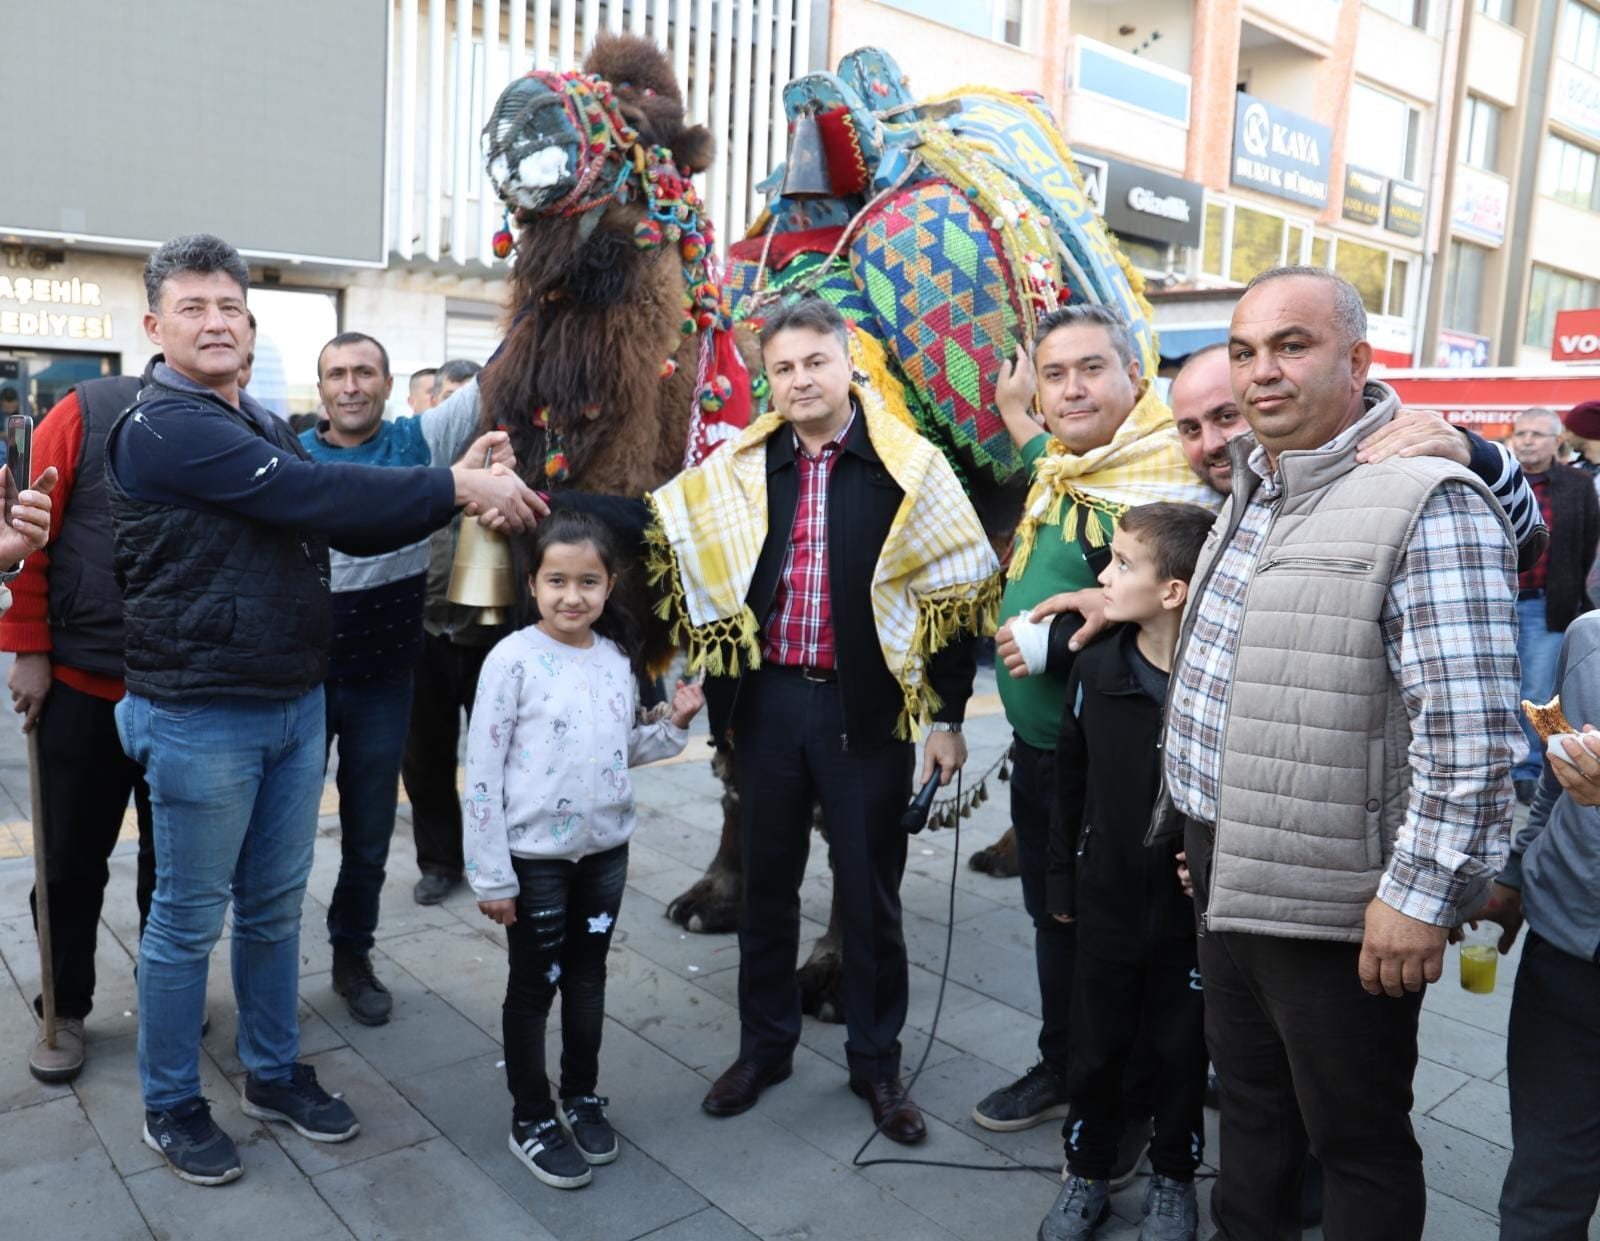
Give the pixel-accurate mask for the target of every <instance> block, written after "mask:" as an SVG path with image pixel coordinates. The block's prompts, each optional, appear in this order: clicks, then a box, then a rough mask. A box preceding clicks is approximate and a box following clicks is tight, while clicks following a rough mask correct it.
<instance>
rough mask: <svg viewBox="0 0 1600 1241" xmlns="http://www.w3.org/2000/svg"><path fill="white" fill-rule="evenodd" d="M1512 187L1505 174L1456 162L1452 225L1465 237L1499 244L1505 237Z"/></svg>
mask: <svg viewBox="0 0 1600 1241" xmlns="http://www.w3.org/2000/svg"><path fill="white" fill-rule="evenodd" d="M1510 199H1511V186H1510V184H1509V183H1508V182H1507V181H1506V179H1505V178H1504V177H1497V176H1495V174H1494V173H1492V172H1484V171H1483V170H1482V169H1481V168H1472V167H1469V166H1468V165H1466V164H1457V165H1456V205H1455V210H1454V211H1452V212H1451V213H1450V227H1451V228H1452V229H1454V230H1455V231H1456V232H1457V233H1459V234H1461V236H1463V237H1470V238H1472V239H1473V240H1474V241H1486V242H1488V243H1489V244H1490V245H1494V246H1498V245H1499V244H1500V243H1501V242H1503V241H1504V240H1505V239H1506V207H1507V204H1508V203H1509V202H1510Z"/></svg>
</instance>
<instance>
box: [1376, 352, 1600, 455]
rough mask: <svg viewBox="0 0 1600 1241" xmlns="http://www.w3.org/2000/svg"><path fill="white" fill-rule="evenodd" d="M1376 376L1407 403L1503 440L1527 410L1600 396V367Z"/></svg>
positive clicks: (1434, 370)
mask: <svg viewBox="0 0 1600 1241" xmlns="http://www.w3.org/2000/svg"><path fill="white" fill-rule="evenodd" d="M1372 377H1373V378H1374V379H1378V380H1382V381H1383V382H1384V383H1386V384H1389V385H1391V386H1392V387H1393V388H1394V390H1395V391H1396V392H1398V393H1399V394H1400V399H1401V400H1402V401H1403V402H1405V404H1407V405H1411V406H1415V407H1416V408H1418V409H1436V410H1438V411H1439V412H1440V413H1442V414H1443V415H1444V416H1445V417H1446V418H1448V419H1450V421H1451V422H1454V423H1456V424H1457V425H1458V426H1464V427H1471V428H1472V429H1473V430H1474V431H1476V432H1477V433H1478V434H1479V435H1482V436H1483V437H1484V438H1485V439H1503V438H1505V437H1506V436H1508V435H1510V434H1511V429H1512V424H1513V423H1515V422H1516V420H1517V415H1518V414H1520V413H1522V412H1523V411H1524V410H1527V409H1532V408H1534V407H1535V406H1538V405H1543V406H1545V407H1547V408H1549V409H1553V410H1555V411H1556V412H1557V413H1558V414H1565V413H1566V412H1567V411H1568V410H1569V409H1571V408H1572V407H1573V406H1574V405H1576V404H1578V403H1579V402H1580V401H1592V400H1596V399H1600V366H1566V365H1561V364H1559V363H1558V364H1554V365H1552V366H1550V367H1549V368H1547V369H1543V368H1542V369H1539V370H1534V369H1532V368H1526V367H1482V368H1478V369H1462V370H1449V369H1444V368H1439V367H1422V368H1417V369H1414V370H1385V369H1382V368H1377V367H1375V368H1374V369H1373V372H1372Z"/></svg>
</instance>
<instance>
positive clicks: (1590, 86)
mask: <svg viewBox="0 0 1600 1241" xmlns="http://www.w3.org/2000/svg"><path fill="white" fill-rule="evenodd" d="M1550 119H1551V120H1553V121H1559V122H1560V123H1561V124H1563V125H1566V126H1569V127H1570V128H1572V129H1576V130H1577V131H1578V132H1579V133H1581V134H1587V135H1588V136H1589V137H1591V138H1600V77H1596V76H1595V75H1594V74H1592V73H1588V72H1586V71H1585V70H1583V69H1580V68H1578V66H1577V65H1575V64H1573V63H1572V62H1571V61H1570V60H1563V59H1561V58H1560V57H1559V56H1558V57H1557V58H1556V67H1555V72H1554V73H1553V74H1551V77H1550Z"/></svg>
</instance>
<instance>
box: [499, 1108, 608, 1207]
mask: <svg viewBox="0 0 1600 1241" xmlns="http://www.w3.org/2000/svg"><path fill="white" fill-rule="evenodd" d="M507 1142H508V1145H510V1147H511V1153H512V1154H513V1155H515V1156H516V1157H517V1158H518V1159H520V1160H522V1162H523V1163H525V1164H527V1165H528V1171H529V1172H532V1173H533V1174H534V1175H535V1176H536V1177H538V1178H539V1179H540V1180H541V1181H543V1182H544V1183H545V1184H546V1185H552V1186H554V1187H555V1188H556V1189H580V1188H582V1187H583V1186H585V1185H587V1184H588V1183H589V1181H590V1180H591V1179H592V1178H593V1176H594V1173H592V1172H590V1171H589V1163H588V1161H587V1160H586V1159H585V1158H584V1154H583V1152H582V1151H580V1150H579V1149H578V1148H577V1147H576V1146H574V1145H573V1144H572V1143H571V1142H569V1141H567V1131H566V1130H565V1129H563V1128H562V1127H561V1122H560V1121H559V1120H557V1119H556V1118H555V1117H554V1116H551V1117H549V1118H548V1119H545V1120H536V1121H534V1122H533V1124H531V1125H524V1124H521V1123H519V1122H518V1121H517V1120H515V1119H513V1120H512V1122H511V1137H510V1138H509V1139H507ZM614 1157H615V1156H614V1155H613V1158H614Z"/></svg>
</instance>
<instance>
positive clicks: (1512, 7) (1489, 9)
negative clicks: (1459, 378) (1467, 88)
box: [1461, 0, 1517, 331]
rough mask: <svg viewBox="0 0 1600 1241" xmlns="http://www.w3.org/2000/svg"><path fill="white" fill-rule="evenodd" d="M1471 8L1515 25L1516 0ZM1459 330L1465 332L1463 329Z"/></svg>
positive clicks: (1479, 2) (1490, 0)
mask: <svg viewBox="0 0 1600 1241" xmlns="http://www.w3.org/2000/svg"><path fill="white" fill-rule="evenodd" d="M1473 7H1474V8H1476V9H1477V10H1478V12H1480V13H1482V14H1483V15H1484V16H1485V17H1492V18H1494V20H1495V21H1497V22H1504V23H1505V24H1506V25H1508V26H1510V25H1514V24H1515V23H1516V20H1517V0H1475V3H1474V5H1473ZM1461 330H1462V331H1466V329H1465V328H1462V329H1461Z"/></svg>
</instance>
